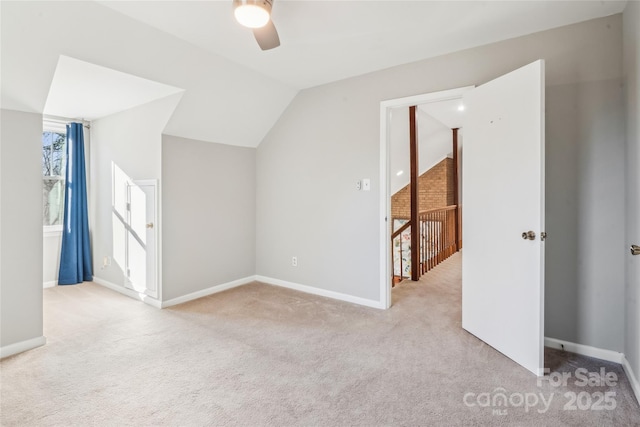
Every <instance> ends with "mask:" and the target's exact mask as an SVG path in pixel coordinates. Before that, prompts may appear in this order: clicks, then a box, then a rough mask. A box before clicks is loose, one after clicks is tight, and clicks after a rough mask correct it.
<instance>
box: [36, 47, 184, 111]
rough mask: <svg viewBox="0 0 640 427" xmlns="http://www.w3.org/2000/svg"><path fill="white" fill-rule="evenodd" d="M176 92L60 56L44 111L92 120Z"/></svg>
mask: <svg viewBox="0 0 640 427" xmlns="http://www.w3.org/2000/svg"><path fill="white" fill-rule="evenodd" d="M178 92H182V89H180V88H176V87H173V86H168V85H165V84H162V83H158V82H154V81H151V80H147V79H143V78H140V77H136V76H132V75H131V74H126V73H122V72H120V71H115V70H112V69H110V68H106V67H100V66H98V65H94V64H90V63H88V62H84V61H79V60H77V59H74V58H69V57H68V56H61V57H60V59H59V60H58V65H57V67H56V71H55V74H54V75H53V81H52V82H51V88H50V89H49V95H48V97H47V102H46V104H45V106H44V114H48V115H52V116H59V117H67V118H71V119H78V118H82V119H85V120H95V119H99V118H101V117H105V116H108V115H111V114H114V113H117V112H119V111H123V110H128V109H130V108H133V107H136V106H138V105H143V104H146V103H148V102H151V101H155V100H156V99H160V98H164V97H166V96H169V95H173V94H175V93H178Z"/></svg>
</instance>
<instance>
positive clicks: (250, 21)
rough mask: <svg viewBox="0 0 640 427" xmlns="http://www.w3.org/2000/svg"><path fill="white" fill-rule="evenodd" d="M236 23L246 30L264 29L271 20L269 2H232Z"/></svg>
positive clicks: (253, 0) (247, 0)
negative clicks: (246, 28)
mask: <svg viewBox="0 0 640 427" xmlns="http://www.w3.org/2000/svg"><path fill="white" fill-rule="evenodd" d="M233 7H234V10H233V14H234V15H235V17H236V21H238V22H239V23H240V25H243V26H245V27H248V28H261V27H264V26H265V25H266V24H267V23H268V22H269V19H271V1H270V0H234V1H233Z"/></svg>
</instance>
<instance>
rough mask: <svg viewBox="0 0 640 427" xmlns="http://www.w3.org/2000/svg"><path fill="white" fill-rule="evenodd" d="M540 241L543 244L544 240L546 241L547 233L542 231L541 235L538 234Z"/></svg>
mask: <svg viewBox="0 0 640 427" xmlns="http://www.w3.org/2000/svg"><path fill="white" fill-rule="evenodd" d="M540 240H542V241H543V242H544V241H545V240H547V232H546V231H543V232H542V233H540Z"/></svg>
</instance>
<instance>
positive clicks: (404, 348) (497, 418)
mask: <svg viewBox="0 0 640 427" xmlns="http://www.w3.org/2000/svg"><path fill="white" fill-rule="evenodd" d="M393 300H394V306H393V307H392V308H391V309H390V310H387V311H380V310H375V309H369V308H364V307H359V306H356V305H352V304H348V303H342V302H338V301H333V300H329V299H325V298H321V297H315V296H311V295H306V294H302V293H298V292H294V291H290V290H286V289H280V288H276V287H272V286H267V285H262V284H257V283H256V284H249V285H246V286H243V287H241V288H237V289H233V290H230V291H227V292H224V293H220V294H216V295H212V296H210V297H205V298H201V299H199V300H197V301H193V302H190V303H187V304H183V305H180V306H176V307H173V308H170V309H165V310H157V309H154V308H152V307H149V306H146V305H144V304H142V303H140V302H137V301H134V300H132V299H129V298H127V297H124V296H121V295H119V294H117V293H114V292H112V291H110V290H108V289H104V288H102V287H100V286H97V285H95V284H91V283H87V284H83V285H79V286H65V287H58V288H52V289H47V290H45V304H44V305H45V335H46V336H47V339H48V344H47V345H46V346H45V347H41V348H38V349H35V350H32V351H29V352H26V353H23V354H21V355H17V356H14V357H11V358H7V359H5V360H3V361H2V362H1V365H0V367H1V372H0V379H1V381H2V383H1V390H0V393H1V394H0V397H1V399H2V400H1V403H0V409H1V411H2V413H1V415H0V421H1V423H2V425H3V426H38V425H60V426H70V425H78V426H89V425H100V426H102V425H123V426H129V425H130V426H145V425H176V426H178V425H179V426H198V425H213V426H265V425H270V426H347V425H359V426H392V425H398V426H433V425H443V426H445V425H446V426H449V425H468V426H469V425H521V426H528V425H531V426H539V425H559V426H560V425H572V426H590V425H593V426H603V425H616V426H632V425H640V409H639V408H638V404H637V402H636V401H635V398H634V396H633V392H632V391H631V388H630V386H629V383H628V381H627V379H626V378H625V376H624V373H623V371H622V369H621V367H620V366H619V365H616V364H612V363H607V362H602V361H598V360H595V359H589V358H585V357H578V356H575V355H572V354H563V353H561V352H556V351H551V350H548V351H547V361H548V362H547V364H548V366H549V367H550V368H551V369H552V372H555V373H559V372H567V373H569V374H571V375H572V376H573V377H572V378H571V379H570V380H568V381H567V382H566V385H558V386H554V384H550V383H549V381H543V382H542V383H541V384H540V385H538V384H537V380H536V378H535V377H534V376H533V375H531V374H530V373H529V372H527V371H525V370H524V369H523V368H520V367H519V366H517V365H516V364H515V363H513V362H512V361H510V360H509V359H507V358H506V357H504V356H502V355H501V354H499V353H497V352H496V351H495V350H493V349H492V348H490V347H488V346H487V345H485V344H483V343H482V342H481V341H479V340H478V339H476V338H475V337H473V336H471V335H469V334H467V333H466V332H464V331H462V329H461V328H460V258H459V256H454V257H452V258H450V259H449V260H447V261H446V262H445V263H443V264H441V265H440V266H438V267H437V268H436V269H434V270H433V271H432V272H430V273H429V274H427V275H426V276H425V277H424V278H423V279H422V280H421V281H420V282H417V283H403V284H401V285H399V286H398V287H396V288H395V289H394V290H393ZM578 367H585V368H586V369H587V370H588V371H590V372H596V371H597V372H599V371H600V369H601V368H602V369H604V371H605V372H606V373H612V374H615V375H616V376H617V378H618V381H617V382H616V385H613V386H607V385H605V386H591V387H588V386H585V387H581V386H580V385H577V384H576V382H578V381H579V380H578V379H577V378H575V371H576V369H577V368H578ZM556 376H557V374H556ZM500 393H504V395H505V396H506V398H507V401H506V404H502V403H503V401H502V400H500V399H499V397H500ZM571 393H575V396H576V397H578V396H582V397H580V399H581V400H580V401H577V402H574V406H575V409H573V406H572V405H571V396H572V394H571ZM580 393H583V394H582V395H580ZM599 393H602V402H600V403H599V404H598V405H596V406H595V407H594V404H595V403H596V401H597V400H598V399H600V394H599ZM605 393H615V395H614V396H613V397H612V395H611V394H608V395H607V396H608V398H607V399H606V400H607V403H606V404H605V398H604V396H605ZM534 395H535V396H538V397H537V399H538V403H537V404H536V405H533V402H534V400H533V397H532V396H534ZM487 396H488V397H489V400H486V398H487ZM496 396H497V399H495V401H494V399H493V398H494V397H496ZM524 399H529V404H528V407H527V406H525V402H524ZM542 399H545V402H548V401H549V399H551V403H550V405H549V407H548V408H547V407H546V406H545V404H544V403H542V401H541V400H542ZM587 400H589V402H587ZM487 402H489V404H488V405H487ZM521 402H522V404H520V403H521ZM612 402H614V403H612ZM587 403H589V405H587ZM500 404H502V405H500ZM614 404H615V409H606V408H610V407H612V406H613V405H614ZM567 405H568V406H567ZM600 406H602V409H597V408H599V407H600ZM545 408H547V409H546V410H545Z"/></svg>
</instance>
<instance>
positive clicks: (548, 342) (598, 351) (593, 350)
mask: <svg viewBox="0 0 640 427" xmlns="http://www.w3.org/2000/svg"><path fill="white" fill-rule="evenodd" d="M544 345H545V347H550V348H555V349H557V350H565V351H570V352H572V353H576V354H580V355H582V356H588V357H595V358H596V359H601V360H606V361H607V362H613V363H618V364H620V365H622V368H623V369H624V373H625V374H626V375H627V378H628V379H629V383H630V384H631V389H632V390H633V393H634V394H635V395H636V400H638V404H640V381H638V377H636V375H635V373H634V372H633V369H631V365H630V364H629V361H628V360H627V358H626V356H625V355H624V353H619V352H617V351H613V350H605V349H603V348H598V347H592V346H590V345H584V344H576V343H573V342H570V341H564V340H558V339H555V338H548V337H544Z"/></svg>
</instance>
